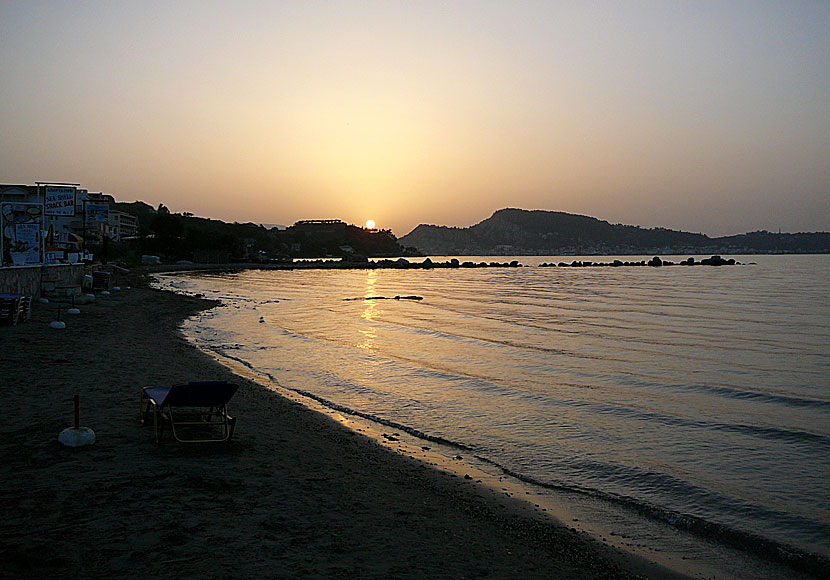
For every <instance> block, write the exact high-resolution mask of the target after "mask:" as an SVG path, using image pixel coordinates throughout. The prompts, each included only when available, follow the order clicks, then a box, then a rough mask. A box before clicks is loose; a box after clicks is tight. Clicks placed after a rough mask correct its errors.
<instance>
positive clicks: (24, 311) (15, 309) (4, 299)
mask: <svg viewBox="0 0 830 580" xmlns="http://www.w3.org/2000/svg"><path fill="white" fill-rule="evenodd" d="M31 316H32V297H31V296H26V295H23V294H0V324H11V325H15V324H17V323H18V322H22V321H24V320H29V318H31Z"/></svg>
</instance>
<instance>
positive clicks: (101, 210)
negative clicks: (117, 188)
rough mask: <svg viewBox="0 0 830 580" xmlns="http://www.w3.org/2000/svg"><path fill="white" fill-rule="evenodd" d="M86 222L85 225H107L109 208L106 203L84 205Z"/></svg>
mask: <svg viewBox="0 0 830 580" xmlns="http://www.w3.org/2000/svg"><path fill="white" fill-rule="evenodd" d="M86 221H87V223H94V222H101V223H108V222H109V221H110V206H109V204H106V203H88V204H86Z"/></svg>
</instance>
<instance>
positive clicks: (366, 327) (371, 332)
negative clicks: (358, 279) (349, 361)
mask: <svg viewBox="0 0 830 580" xmlns="http://www.w3.org/2000/svg"><path fill="white" fill-rule="evenodd" d="M377 278H378V273H377V272H376V271H374V270H367V271H366V292H365V293H364V298H367V300H365V301H364V304H365V305H366V307H365V308H364V309H363V312H362V313H361V315H360V318H362V319H363V320H364V321H365V322H364V323H362V325H361V326H362V328H358V332H359V333H360V334H362V335H363V340H362V341H361V342H358V343H357V344H356V345H355V346H357V348H362V349H366V350H374V349H375V339H377V330H376V329H375V327H374V325H371V323H372V322H373V321H374V319H375V317H376V316H377V315H378V313H379V311H378V308H377V301H376V300H368V299H369V298H371V297H372V296H376V295H377V294H376V293H375V283H376V282H377Z"/></svg>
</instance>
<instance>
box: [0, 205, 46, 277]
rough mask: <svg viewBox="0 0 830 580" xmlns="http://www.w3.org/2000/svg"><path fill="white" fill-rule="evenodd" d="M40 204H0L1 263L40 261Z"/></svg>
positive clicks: (19, 263) (21, 263)
mask: <svg viewBox="0 0 830 580" xmlns="http://www.w3.org/2000/svg"><path fill="white" fill-rule="evenodd" d="M42 212H43V206H42V204H32V203H4V204H2V205H0V231H2V236H1V237H0V242H2V243H0V248H2V257H3V258H2V263H3V265H7V264H12V265H15V266H20V265H23V264H31V263H38V262H40V227H41V220H42V216H43V213H42Z"/></svg>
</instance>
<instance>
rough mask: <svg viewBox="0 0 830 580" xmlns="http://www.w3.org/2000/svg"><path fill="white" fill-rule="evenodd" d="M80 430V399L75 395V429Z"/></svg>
mask: <svg viewBox="0 0 830 580" xmlns="http://www.w3.org/2000/svg"><path fill="white" fill-rule="evenodd" d="M80 428H81V397H80V396H78V395H75V429H80Z"/></svg>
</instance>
